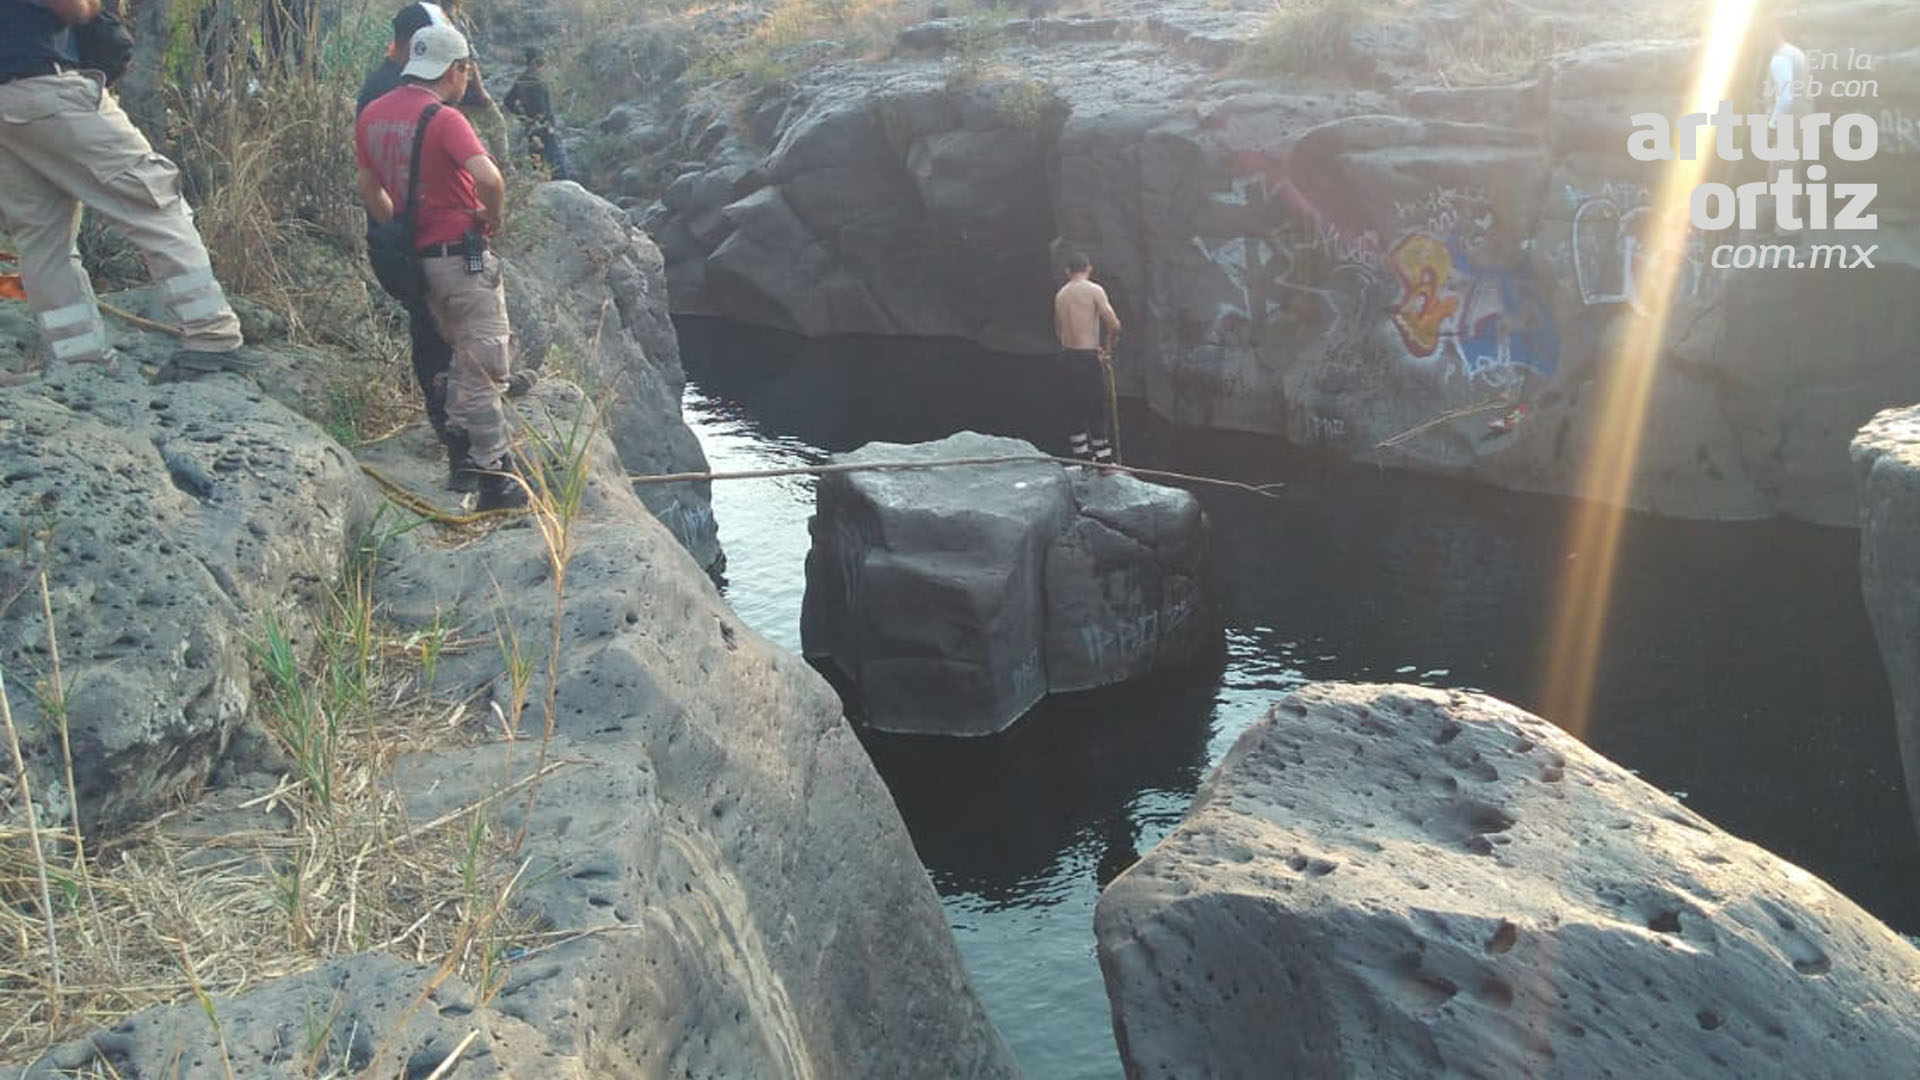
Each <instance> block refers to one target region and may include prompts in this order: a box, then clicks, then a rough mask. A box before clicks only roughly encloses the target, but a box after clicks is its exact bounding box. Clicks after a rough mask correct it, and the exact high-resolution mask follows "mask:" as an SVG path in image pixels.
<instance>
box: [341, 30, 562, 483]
mask: <svg viewBox="0 0 1920 1080" xmlns="http://www.w3.org/2000/svg"><path fill="white" fill-rule="evenodd" d="M407 54H408V59H407V66H406V67H405V68H403V69H401V72H400V77H401V85H400V86H398V87H396V88H395V89H393V90H391V91H389V92H388V93H386V94H383V95H381V96H380V97H379V98H376V99H375V100H374V101H373V102H372V103H371V104H369V105H368V106H367V107H366V108H365V109H363V110H361V112H360V118H359V119H358V120H357V121H356V122H355V124H354V156H355V160H356V162H357V164H358V166H359V187H360V201H361V202H362V203H363V204H364V205H365V206H366V208H367V213H368V214H369V215H371V216H372V217H373V219H374V220H375V221H381V222H385V221H388V220H391V219H392V217H393V215H394V214H395V212H396V208H400V207H403V206H404V205H405V203H406V200H407V177H408V172H409V168H410V166H411V164H412V161H411V158H412V154H413V138H414V131H415V128H416V127H417V126H418V125H419V122H420V116H421V114H422V113H424V112H425V111H426V109H427V107H428V106H430V105H433V104H435V103H436V102H437V103H440V104H443V105H450V104H452V103H454V102H457V101H459V100H460V98H461V96H462V95H463V94H465V93H466V91H467V81H468V79H470V78H471V77H472V73H473V55H472V50H471V49H469V48H468V46H467V39H466V37H465V35H463V34H461V33H460V31H458V30H455V29H454V28H453V27H451V26H443V25H434V26H427V27H423V28H421V29H420V30H418V31H416V32H415V33H414V35H413V41H412V42H411V44H409V46H408V49H407ZM506 196H507V186H506V181H505V180H503V179H502V178H501V176H500V169H499V167H498V166H497V165H495V164H494V162H493V159H492V158H491V157H488V156H487V150H486V147H485V146H483V145H482V144H481V142H480V138H479V136H477V135H475V134H474V131H473V126H472V125H471V124H469V123H468V122H467V118H466V117H464V116H462V115H460V111H459V110H458V109H451V108H444V109H441V110H439V111H438V112H436V113H435V114H434V116H433V119H432V120H430V121H429V122H428V124H427V133H426V138H425V140H424V141H423V142H422V143H421V146H420V181H419V189H418V197H419V199H420V205H419V207H418V209H417V210H416V211H415V212H414V214H413V240H414V244H415V246H416V247H418V248H419V249H420V255H421V260H422V265H423V266H424V267H425V269H426V277H427V307H428V309H429V310H430V311H431V312H432V313H433V321H434V322H435V323H436V324H437V325H438V326H439V328H440V334H441V336H442V337H444V338H446V339H447V341H448V342H449V343H450V344H451V345H452V346H453V364H452V367H451V368H450V369H449V371H448V375H447V429H448V432H449V434H455V433H461V432H464V434H465V435H466V438H467V444H468V445H467V462H468V467H469V468H471V469H473V470H474V471H476V472H478V473H480V508H481V509H483V510H492V509H500V508H503V507H508V506H518V505H522V504H524V503H525V502H526V491H525V489H524V488H522V487H521V485H520V483H519V482H518V481H517V480H516V479H515V478H514V476H513V458H512V455H510V454H509V453H508V452H507V425H506V413H505V411H504V410H503V409H502V408H501V404H500V400H501V394H502V392H503V391H504V390H505V389H506V386H507V376H508V372H509V368H510V367H511V353H512V331H511V329H510V327H509V326H508V324H507V293H506V288H505V286H504V284H503V282H502V280H501V274H500V261H499V260H498V259H497V258H495V257H494V255H493V253H492V252H491V251H486V250H485V248H486V239H485V238H486V237H487V236H490V235H492V234H495V233H497V232H499V231H500V225H501V220H502V217H503V215H504V214H505V211H506ZM469 251H472V252H475V253H477V254H478V258H477V259H475V260H472V261H469V259H468V253H469Z"/></svg>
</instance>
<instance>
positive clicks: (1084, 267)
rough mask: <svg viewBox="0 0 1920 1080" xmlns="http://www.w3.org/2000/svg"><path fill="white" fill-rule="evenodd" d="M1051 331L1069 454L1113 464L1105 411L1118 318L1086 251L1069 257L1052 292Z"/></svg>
mask: <svg viewBox="0 0 1920 1080" xmlns="http://www.w3.org/2000/svg"><path fill="white" fill-rule="evenodd" d="M1053 329H1054V333H1055V335H1056V336H1058V337H1059V339H1060V363H1059V377H1060V379H1061V382H1062V394H1061V397H1062V400H1063V402H1064V403H1065V406H1066V407H1065V412H1066V413H1067V417H1068V430H1069V431H1071V432H1072V434H1071V435H1070V436H1069V438H1068V443H1069V446H1070V447H1071V449H1072V451H1073V456H1074V457H1077V458H1081V459H1083V460H1091V461H1093V462H1094V463H1096V464H1100V465H1111V464H1113V430H1112V418H1111V417H1110V416H1109V415H1108V412H1107V405H1108V402H1107V365H1108V364H1110V363H1112V361H1113V347H1114V345H1116V344H1118V343H1119V341H1120V316H1118V315H1116V314H1114V311H1113V304H1112V303H1110V302H1109V301H1108V300H1107V290H1105V289H1103V288H1101V287H1100V286H1099V285H1097V284H1095V283H1094V281H1093V264H1092V263H1091V262H1089V261H1088V260H1087V257H1086V256H1085V255H1082V254H1079V253H1078V252H1075V253H1074V254H1072V255H1069V256H1067V283H1066V284H1065V285H1062V286H1061V287H1060V291H1059V292H1057V293H1055V294H1054V296H1053Z"/></svg>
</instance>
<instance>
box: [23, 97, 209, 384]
mask: <svg viewBox="0 0 1920 1080" xmlns="http://www.w3.org/2000/svg"><path fill="white" fill-rule="evenodd" d="M82 203H84V204H86V205H87V206H91V207H92V208H93V209H94V211H95V212H96V213H98V214H100V215H101V216H102V217H104V218H106V219H107V220H108V221H110V222H112V223H113V224H114V225H116V226H118V227H119V229H120V231H121V232H122V233H124V234H125V235H126V237H127V239H129V240H131V241H133V243H134V245H135V246H136V247H138V248H139V249H140V252H141V254H142V255H143V256H145V258H146V262H147V271H148V273H150V274H152V275H153V280H154V283H155V284H156V285H158V286H159V287H160V293H161V295H162V296H163V297H164V298H165V300H166V303H167V306H168V307H169V308H170V309H171V310H172V312H173V314H174V317H175V318H177V319H179V321H180V324H181V326H182V327H184V328H185V330H186V339H185V345H186V347H187V348H189V349H199V350H203V351H206V352H227V351H229V350H232V349H236V348H238V347H239V346H240V344H241V339H240V320H238V319H236V318H235V317H234V314H233V309H232V308H230V307H229V306H227V298H226V295H225V294H224V293H223V292H221V290H220V283H219V282H218V281H215V280H214V277H213V266H212V264H211V261H210V260H209V259H208V258H207V248H206V245H205V244H203V243H201V241H200V233H199V231H198V230H196V229H195V228H194V227H193V216H192V211H191V210H189V209H188V207H187V201H186V200H185V199H184V198H182V197H181V196H180V172H179V170H178V169H176V168H175V167H174V164H173V162H171V161H168V160H167V159H166V158H164V157H161V156H160V155H159V154H156V153H154V152H153V147H152V146H151V145H149V144H148V142H147V138H146V136H144V135H142V134H140V129H138V128H136V127H134V126H133V124H132V123H131V122H130V121H128V119H127V114H126V113H124V112H121V111H120V104H119V102H117V101H115V100H114V98H113V95H111V94H109V93H107V91H106V88H105V87H103V86H102V85H101V84H100V81H99V79H97V78H96V77H94V76H92V75H86V74H81V73H79V72H69V73H67V74H63V75H41V76H37V77H34V78H30V79H15V80H14V81H13V82H10V83H4V84H0V223H3V224H4V225H5V226H6V229H7V231H8V232H10V233H12V234H13V238H14V240H15V241H17V242H18V243H19V245H20V275H21V279H22V283H23V284H24V285H25V286H26V291H27V303H28V305H29V306H31V307H32V308H33V310H34V313H35V315H36V317H37V319H38V321H39V323H40V333H41V336H42V337H43V338H45V340H46V343H47V348H48V350H49V351H50V352H51V353H52V354H53V357H54V359H56V360H61V361H69V362H75V361H96V362H97V361H99V360H102V359H104V358H105V357H106V355H107V335H106V330H105V327H104V326H102V325H101V322H100V309H99V306H98V304H96V303H95V301H94V296H93V286H92V284H91V283H90V282H89V281H88V280H87V273H86V270H85V268H84V267H82V266H81V265H80V252H79V249H78V248H77V247H76V246H75V240H76V238H77V237H78V236H79V234H80V207H81V204H82Z"/></svg>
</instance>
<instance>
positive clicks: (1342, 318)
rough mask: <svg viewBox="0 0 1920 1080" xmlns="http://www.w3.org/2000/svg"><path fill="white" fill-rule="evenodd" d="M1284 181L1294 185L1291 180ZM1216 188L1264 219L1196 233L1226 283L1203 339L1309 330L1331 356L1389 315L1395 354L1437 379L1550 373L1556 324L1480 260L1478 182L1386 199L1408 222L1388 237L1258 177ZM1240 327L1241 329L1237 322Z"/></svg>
mask: <svg viewBox="0 0 1920 1080" xmlns="http://www.w3.org/2000/svg"><path fill="white" fill-rule="evenodd" d="M1287 190H1290V189H1287ZM1213 198H1214V199H1215V200H1216V202H1217V203H1218V205H1221V206H1228V207H1233V208H1235V209H1244V210H1247V211H1250V212H1251V215H1250V220H1257V221H1260V222H1262V223H1270V225H1269V227H1268V229H1267V231H1266V232H1265V233H1264V234H1263V235H1248V236H1236V237H1230V238H1227V239H1224V240H1220V239H1215V240H1208V239H1207V238H1202V237H1196V238H1194V244H1195V245H1196V246H1197V247H1198V249H1199V250H1200V252H1201V253H1202V254H1203V255H1204V256H1205V257H1206V258H1207V260H1208V261H1209V262H1211V263H1212V264H1213V265H1214V266H1216V267H1218V268H1219V269H1220V270H1221V272H1222V273H1223V274H1224V275H1225V277H1226V280H1227V282H1229V283H1230V291H1229V296H1228V298H1227V299H1226V300H1224V301H1223V302H1221V303H1220V305H1219V310H1218V311H1217V313H1216V314H1215V316H1214V319H1213V322H1212V324H1211V325H1210V326H1208V327H1206V328H1204V330H1203V334H1204V336H1205V339H1206V340H1209V341H1217V342H1226V341H1237V340H1239V339H1238V338H1236V337H1233V336H1231V335H1234V334H1236V333H1237V334H1239V335H1243V336H1244V338H1245V340H1246V341H1247V342H1248V343H1253V342H1257V341H1259V340H1261V339H1262V338H1263V337H1265V336H1266V333H1267V332H1268V331H1270V330H1277V331H1279V332H1281V333H1284V334H1286V335H1289V336H1292V337H1295V338H1296V339H1299V338H1306V339H1317V340H1318V341H1319V342H1320V343H1321V344H1322V345H1323V347H1324V348H1326V349H1327V351H1328V354H1329V355H1355V356H1360V355H1366V354H1367V353H1368V352H1369V351H1375V352H1377V348H1376V349H1375V350H1368V349H1367V348H1366V346H1367V344H1368V342H1369V341H1381V342H1382V345H1383V346H1384V341H1383V339H1381V338H1380V337H1379V335H1378V334H1377V333H1376V330H1377V328H1378V327H1379V325H1380V322H1381V321H1382V320H1383V319H1384V320H1385V321H1387V322H1389V323H1390V324H1391V325H1392V327H1393V329H1394V331H1395V333H1396V336H1397V338H1398V341H1399V343H1400V346H1401V348H1402V349H1403V350H1404V356H1403V357H1402V359H1404V360H1406V361H1407V362H1410V363H1412V364H1414V365H1416V366H1418V367H1421V368H1428V369H1435V370H1437V371H1438V372H1439V374H1440V376H1441V379H1442V381H1443V382H1445V381H1451V380H1452V379H1454V378H1455V377H1460V378H1463V379H1464V380H1465V381H1466V382H1468V383H1470V384H1481V385H1485V386H1490V387H1493V388H1496V389H1508V388H1511V387H1514V386H1516V385H1517V384H1519V383H1520V382H1522V381H1524V379H1525V377H1526V374H1525V373H1526V371H1527V370H1531V371H1534V372H1537V373H1538V374H1540V375H1543V376H1551V375H1552V374H1553V373H1554V371H1555V370H1556V369H1557V367H1558V361H1559V347H1560V341H1559V335H1558V333H1557V332H1556V331H1555V329H1554V323H1553V316H1552V309H1551V308H1550V306H1549V305H1548V303H1547V301H1546V298H1545V296H1544V295H1543V294H1542V293H1541V291H1540V289H1539V288H1538V287H1537V286H1535V285H1534V284H1533V283H1532V282H1531V281H1530V280H1528V279H1527V278H1525V277H1524V276H1522V275H1521V274H1519V273H1516V272H1514V271H1511V270H1507V269H1504V268H1501V267H1499V266H1496V265H1493V264H1492V263H1491V261H1490V260H1488V258H1487V255H1486V252H1487V251H1488V249H1489V247H1490V244H1489V237H1490V236H1491V234H1492V232H1493V229H1494V214H1493V209H1492V202H1491V200H1490V199H1489V198H1488V196H1487V195H1486V193H1485V192H1483V191H1480V190H1478V189H1476V188H1440V189H1437V190H1435V191H1434V192H1431V193H1429V194H1428V195H1426V196H1424V197H1422V198H1420V199H1417V200H1414V201H1411V202H1404V203H1396V204H1395V205H1394V213H1395V217H1396V219H1397V220H1399V221H1401V222H1402V223H1403V227H1404V229H1405V231H1404V232H1401V233H1400V234H1399V237H1398V239H1397V240H1396V242H1395V243H1394V244H1393V246H1392V247H1391V248H1387V247H1383V245H1382V244H1381V242H1380V240H1379V238H1378V236H1377V234H1376V233H1374V232H1372V231H1358V232H1355V231H1350V230H1344V229H1341V228H1339V227H1338V226H1337V225H1336V224H1335V223H1333V222H1329V221H1327V220H1325V219H1323V218H1321V217H1319V216H1317V215H1314V214H1313V213H1312V212H1311V211H1310V209H1307V208H1304V207H1303V206H1302V205H1301V200H1299V198H1298V197H1297V195H1287V194H1281V193H1276V192H1275V191H1274V190H1273V189H1271V188H1270V187H1269V186H1268V180H1267V179H1266V178H1264V177H1254V178H1249V179H1241V180H1236V181H1235V182H1234V183H1233V186H1232V189H1231V190H1230V191H1228V192H1222V193H1218V194H1216V195H1215V196H1213ZM1243 327H1244V328H1245V329H1241V328H1243Z"/></svg>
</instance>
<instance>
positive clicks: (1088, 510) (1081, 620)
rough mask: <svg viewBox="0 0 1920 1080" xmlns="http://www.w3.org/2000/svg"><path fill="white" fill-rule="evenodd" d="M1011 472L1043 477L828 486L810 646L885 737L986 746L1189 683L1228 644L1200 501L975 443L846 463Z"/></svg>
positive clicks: (922, 478)
mask: <svg viewBox="0 0 1920 1080" xmlns="http://www.w3.org/2000/svg"><path fill="white" fill-rule="evenodd" d="M1006 457H1025V458H1031V459H1033V460H1029V461H1021V462H1012V463H1001V464H991V465H968V466H960V467H952V468H915V469H902V470H895V469H886V470H874V471H859V472H846V473H837V474H830V475H827V476H824V477H822V478H821V480H820V486H819V490H818V496H817V509H816V512H815V514H814V517H813V519H812V521H811V523H810V527H811V530H812V533H813V548H812V550H811V551H810V552H809V553H808V555H807V595H806V602H805V605H804V607H803V609H802V617H801V638H802V642H803V647H804V649H805V651H806V652H807V654H808V655H809V656H817V657H825V658H828V659H831V660H832V661H833V662H834V663H835V665H836V666H837V667H839V669H840V670H841V671H842V672H844V673H845V674H846V675H847V676H848V677H849V678H850V679H851V680H852V682H853V683H854V685H855V686H856V687H857V689H858V697H859V702H860V707H861V709H862V711H863V714H864V718H865V720H866V722H867V723H869V724H871V725H872V726H874V727H877V728H881V729H884V730H888V731H905V732H921V733H938V734H954V735H984V734H990V733H992V732H996V731H1000V730H1002V729H1004V728H1005V727H1007V726H1008V725H1009V724H1012V723H1013V722H1014V721H1015V720H1017V719H1019V718H1020V716H1021V715H1022V714H1024V713H1025V712H1026V711H1027V710H1028V709H1030V708H1032V707H1033V705H1034V704H1035V703H1037V702H1038V701H1039V700H1040V699H1041V698H1042V697H1044V696H1045V695H1046V694H1048V693H1049V692H1060V691H1071V690H1086V689H1091V688H1093V687H1097V686H1105V685H1109V684H1112V683H1116V682H1120V681H1123V680H1126V679H1130V678H1134V677H1137V676H1140V675H1144V674H1147V673H1148V672H1150V671H1154V670H1158V669H1161V668H1167V667H1175V666H1178V665H1180V664H1183V663H1185V662H1187V661H1189V660H1190V659H1192V658H1194V657H1195V656H1196V655H1197V654H1199V653H1200V652H1202V651H1203V650H1204V648H1205V647H1206V646H1207V644H1208V643H1209V642H1211V641H1213V640H1215V639H1216V637H1217V635H1218V631H1219V620H1218V615H1217V603H1216V601H1215V600H1214V597H1213V593H1212V591H1211V588H1210V584H1209V580H1208V559H1207V543H1206V519H1205V516H1204V515H1203V514H1202V513H1201V511H1200V505H1199V502H1198V501H1197V500H1196V499H1194V497H1193V496H1192V495H1191V494H1189V493H1188V492H1185V491H1182V490H1179V489H1177V488H1168V487H1161V486H1158V485H1154V484H1148V483H1143V482H1141V481H1139V480H1136V479H1134V478H1133V477H1131V476H1126V475H1119V474H1115V475H1102V474H1099V473H1095V472H1091V471H1088V470H1084V469H1073V470H1069V469H1067V468H1064V467H1062V466H1061V465H1059V464H1058V463H1055V462H1051V461H1047V460H1044V459H1042V458H1041V457H1040V454H1039V451H1037V450H1035V449H1034V448H1033V446H1032V445H1031V444H1029V443H1026V442H1022V441H1020V440H1018V439H1007V438H997V437H992V436H985V435H977V434H974V433H973V432H961V433H960V434H957V435H952V436H949V437H948V438H945V439H942V440H939V441H938V442H930V443H919V444H915V445H900V444H895V443H871V444H869V445H867V446H865V447H862V448H861V449H859V450H857V451H855V452H853V453H851V454H845V455H841V456H839V457H838V458H836V462H837V463H840V464H869V465H871V464H875V463H915V462H926V463H932V462H938V461H951V460H970V459H983V458H987V459H991V458H1006Z"/></svg>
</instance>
